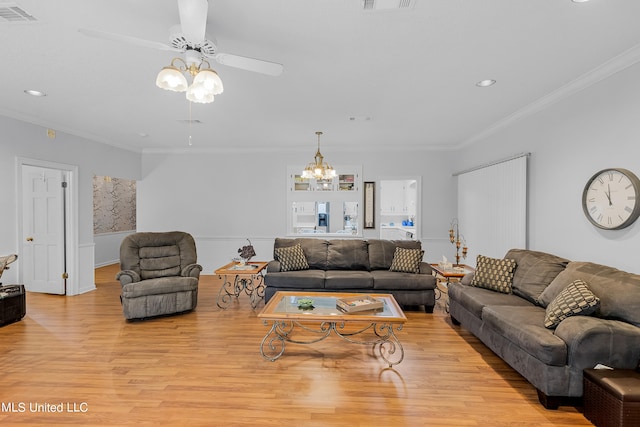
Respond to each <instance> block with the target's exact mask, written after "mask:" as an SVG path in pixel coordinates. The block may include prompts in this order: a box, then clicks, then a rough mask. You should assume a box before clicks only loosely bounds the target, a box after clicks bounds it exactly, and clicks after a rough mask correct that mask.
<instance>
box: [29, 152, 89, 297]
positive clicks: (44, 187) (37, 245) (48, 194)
mask: <svg viewBox="0 0 640 427" xmlns="http://www.w3.org/2000/svg"><path fill="white" fill-rule="evenodd" d="M17 170H18V174H17V175H18V189H19V193H18V198H19V200H18V203H17V206H18V210H19V213H18V215H17V218H18V222H19V223H18V227H17V230H18V243H19V244H18V250H19V253H20V254H21V256H20V263H19V268H18V277H19V280H20V282H21V283H23V284H24V285H25V288H26V289H27V290H28V291H31V292H43V293H50V294H59V295H73V294H75V293H77V292H74V289H75V288H76V287H77V279H76V278H77V274H71V272H74V273H75V271H77V268H76V266H77V262H76V257H77V255H76V249H75V248H76V247H77V242H76V239H77V237H76V230H77V224H76V221H75V218H76V217H77V216H76V214H75V212H76V211H77V207H76V203H75V200H76V196H75V194H77V189H76V188H75V187H76V186H75V184H74V182H75V176H77V168H76V167H74V166H69V165H63V164H56V163H51V162H44V161H38V160H33V159H18V164H17Z"/></svg>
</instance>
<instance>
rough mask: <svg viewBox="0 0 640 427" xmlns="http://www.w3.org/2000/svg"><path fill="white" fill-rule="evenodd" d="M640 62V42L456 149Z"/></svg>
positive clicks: (481, 138) (477, 140)
mask: <svg viewBox="0 0 640 427" xmlns="http://www.w3.org/2000/svg"><path fill="white" fill-rule="evenodd" d="M638 62H640V44H637V45H635V46H633V47H632V48H630V49H628V50H626V51H625V52H623V53H621V54H620V55H618V56H615V57H613V58H612V59H610V60H608V61H607V62H605V63H603V64H602V65H599V66H598V67H596V68H594V69H593V70H591V71H588V72H586V73H584V74H582V75H581V76H580V77H578V78H577V79H575V80H573V81H571V82H569V83H567V84H566V85H564V86H562V87H560V88H558V89H556V90H554V91H553V92H550V93H548V94H547V95H545V96H543V97H542V98H539V99H538V100H536V101H534V102H532V103H531V104H529V105H527V106H525V107H524V108H521V109H520V110H517V111H516V112H514V113H512V114H510V115H508V116H506V117H505V118H503V119H501V120H499V121H497V122H495V123H494V124H493V125H491V126H490V127H488V128H486V129H485V130H483V131H482V132H480V133H478V134H476V135H474V136H472V137H471V138H468V139H466V140H464V141H462V142H461V143H460V144H459V145H458V147H457V148H458V149H460V148H464V147H467V146H469V145H471V144H474V143H476V142H479V141H482V140H483V139H485V138H487V137H489V136H491V135H493V134H494V133H496V132H498V131H500V130H501V129H504V128H506V127H508V126H511V125H512V124H513V123H515V122H517V121H519V120H522V119H524V118H526V117H529V116H531V115H533V114H535V113H537V112H539V111H542V110H544V109H546V108H548V107H549V106H551V105H553V104H555V103H556V102H559V101H561V100H563V99H565V98H568V97H570V96H572V95H574V94H575V93H577V92H580V91H581V90H584V89H586V88H588V87H590V86H592V85H594V84H596V83H598V82H600V81H602V80H604V79H607V78H609V77H611V76H612V75H614V74H616V73H618V72H620V71H622V70H624V69H626V68H628V67H630V66H632V65H635V64H636V63H638Z"/></svg>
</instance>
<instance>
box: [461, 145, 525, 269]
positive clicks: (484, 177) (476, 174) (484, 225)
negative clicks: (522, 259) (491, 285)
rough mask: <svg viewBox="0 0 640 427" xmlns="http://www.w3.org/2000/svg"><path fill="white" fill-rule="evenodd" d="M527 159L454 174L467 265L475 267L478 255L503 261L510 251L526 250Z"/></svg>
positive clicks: (513, 159)
mask: <svg viewBox="0 0 640 427" xmlns="http://www.w3.org/2000/svg"><path fill="white" fill-rule="evenodd" d="M528 156H529V154H528V153H526V154H520V155H518V156H515V157H512V158H509V159H506V160H500V161H498V162H494V163H491V164H489V165H485V166H480V167H477V168H473V169H469V170H466V171H462V172H458V173H456V174H454V176H456V175H457V177H458V223H459V229H460V234H462V235H463V236H464V239H465V242H466V244H467V246H468V248H469V254H468V255H467V259H466V260H465V263H466V264H469V265H472V266H475V264H476V256H477V255H485V256H489V257H493V258H502V257H504V255H505V254H506V253H507V251H508V250H509V249H512V248H523V249H526V248H527V159H528ZM461 262H462V261H461Z"/></svg>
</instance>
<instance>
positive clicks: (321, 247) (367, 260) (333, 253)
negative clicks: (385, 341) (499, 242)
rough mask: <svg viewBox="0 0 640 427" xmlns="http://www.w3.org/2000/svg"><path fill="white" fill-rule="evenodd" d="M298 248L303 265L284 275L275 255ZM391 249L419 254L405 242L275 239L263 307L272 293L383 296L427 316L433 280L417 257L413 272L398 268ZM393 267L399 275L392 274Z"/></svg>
mask: <svg viewBox="0 0 640 427" xmlns="http://www.w3.org/2000/svg"><path fill="white" fill-rule="evenodd" d="M297 245H300V248H301V249H302V252H303V254H304V256H303V257H302V258H304V259H302V260H300V262H301V264H302V265H296V266H295V267H293V268H294V269H293V270H289V271H283V270H287V268H283V264H282V262H281V261H282V260H280V259H279V256H278V253H279V252H281V249H282V248H289V249H293V248H294V247H295V246H297ZM396 248H401V249H407V250H409V251H408V252H412V250H417V251H418V252H420V251H421V250H422V245H421V243H420V242H417V241H408V240H378V239H369V240H364V239H333V240H325V239H321V238H297V239H287V238H277V239H276V240H275V243H274V260H273V261H270V262H269V264H268V265H267V272H266V274H265V277H264V283H265V286H266V289H265V302H267V301H269V299H270V298H271V297H272V296H273V295H274V294H275V293H276V292H277V291H310V292H311V291H314V292H323V291H324V292H329V291H333V292H359V293H388V294H392V295H393V296H394V298H395V299H396V301H397V302H398V303H399V304H400V305H402V306H424V309H425V311H426V312H428V313H432V312H433V307H434V305H435V288H436V279H435V276H433V274H432V269H431V266H430V265H429V264H428V263H426V262H422V261H421V260H422V253H420V254H419V258H420V259H419V260H418V263H417V264H416V266H415V268H416V270H415V271H414V272H405V271H403V270H405V268H403V267H402V266H401V267H400V268H397V267H398V265H396V264H397V261H398V259H397V258H396V259H395V261H396V264H394V255H395V253H396ZM305 262H306V265H305ZM394 267H395V269H396V270H398V271H392V269H393V268H394ZM409 270H410V269H409Z"/></svg>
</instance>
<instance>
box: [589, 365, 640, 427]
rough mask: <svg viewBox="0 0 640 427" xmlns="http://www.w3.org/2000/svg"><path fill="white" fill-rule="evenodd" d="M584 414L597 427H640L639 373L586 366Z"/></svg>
mask: <svg viewBox="0 0 640 427" xmlns="http://www.w3.org/2000/svg"><path fill="white" fill-rule="evenodd" d="M584 416H585V417H586V418H587V419H588V420H589V421H591V422H592V423H593V424H595V425H596V426H598V427H632V426H640V373H639V372H637V371H634V370H632V369H614V370H609V369H585V371H584Z"/></svg>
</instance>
